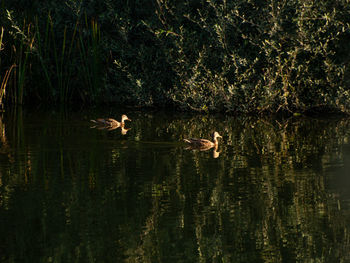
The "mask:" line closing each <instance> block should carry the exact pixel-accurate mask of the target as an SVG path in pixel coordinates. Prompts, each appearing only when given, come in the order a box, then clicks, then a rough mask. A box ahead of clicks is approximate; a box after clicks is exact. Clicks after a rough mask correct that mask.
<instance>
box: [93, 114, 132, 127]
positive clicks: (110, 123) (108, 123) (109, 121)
mask: <svg viewBox="0 0 350 263" xmlns="http://www.w3.org/2000/svg"><path fill="white" fill-rule="evenodd" d="M124 121H131V119H129V118H128V116H126V115H125V114H123V115H122V118H121V121H120V122H119V121H117V120H115V119H112V118H106V119H103V118H98V119H96V120H91V122H93V123H95V124H98V125H101V126H106V127H116V128H117V127H121V126H122V127H124V125H125V123H124Z"/></svg>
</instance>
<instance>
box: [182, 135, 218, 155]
mask: <svg viewBox="0 0 350 263" xmlns="http://www.w3.org/2000/svg"><path fill="white" fill-rule="evenodd" d="M218 138H222V136H221V135H220V134H219V133H218V132H217V131H215V132H213V133H212V140H213V141H209V140H207V139H197V138H189V139H183V140H184V142H186V143H187V144H188V145H189V146H190V148H197V149H200V150H209V149H211V148H213V147H215V149H217V147H218V145H219V142H218Z"/></svg>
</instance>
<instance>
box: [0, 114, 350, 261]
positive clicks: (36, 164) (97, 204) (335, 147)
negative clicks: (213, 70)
mask: <svg viewBox="0 0 350 263" xmlns="http://www.w3.org/2000/svg"><path fill="white" fill-rule="evenodd" d="M122 113H126V114H127V115H128V116H129V118H131V119H132V122H128V123H127V127H130V128H131V129H130V130H128V131H126V134H125V135H123V134H122V133H121V130H120V129H115V130H110V131H108V130H103V129H102V130H100V129H93V128H90V123H89V120H90V119H92V118H96V117H105V116H108V117H115V118H117V119H119V118H120V115H121V114H122ZM349 128H350V120H344V119H328V120H327V119H311V118H301V117H300V118H290V119H285V120H278V121H277V120H271V119H253V118H247V117H229V116H222V115H215V116H211V115H210V116H206V115H185V116H181V115H180V114H178V113H176V114H175V113H143V112H120V111H117V110H108V111H104V112H99V113H98V112H97V111H93V110H90V111H79V112H68V111H57V112H54V111H22V110H20V109H16V110H7V111H6V112H5V113H4V114H3V115H2V116H1V119H0V132H1V134H0V138H1V144H0V145H1V147H0V150H1V154H0V262H245V263H246V262H254V263H255V262H327V263H328V262H350V234H349V233H350V129H349ZM214 130H217V131H218V132H219V133H220V134H221V135H223V140H221V141H220V145H219V149H218V152H219V153H216V155H215V152H213V150H208V151H192V150H187V149H185V145H184V144H183V143H182V142H181V140H182V139H183V138H187V137H204V138H208V137H209V134H210V133H211V132H212V131H214ZM214 157H217V158H214Z"/></svg>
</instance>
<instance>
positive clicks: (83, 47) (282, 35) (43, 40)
mask: <svg viewBox="0 0 350 263" xmlns="http://www.w3.org/2000/svg"><path fill="white" fill-rule="evenodd" d="M2 5H3V8H2V11H1V12H2V13H1V17H0V21H1V23H0V24H1V25H3V27H4V29H5V30H4V31H5V32H4V37H3V38H4V39H3V42H4V45H3V48H4V49H3V50H2V51H1V61H0V63H1V72H0V76H1V78H2V79H1V80H2V81H3V79H4V75H5V72H6V70H9V68H10V66H11V65H13V64H16V68H15V70H13V71H12V75H11V78H10V79H9V83H8V85H7V89H8V90H12V93H11V92H8V94H10V95H8V96H7V99H8V100H9V101H10V100H12V101H17V102H22V99H17V100H14V99H13V97H21V96H22V97H23V98H24V99H23V100H24V101H35V100H41V101H54V102H56V101H61V102H62V103H66V102H73V101H74V102H76V101H83V102H89V103H101V102H104V103H105V102H107V103H119V104H131V105H139V106H165V105H174V106H177V107H181V108H183V109H194V110H199V111H230V112H261V111H267V112H276V111H280V110H281V111H291V112H295V111H300V110H301V111H303V110H308V109H312V108H316V107H324V108H335V109H338V110H341V111H349V109H350V103H349V61H350V46H349V44H348V43H349V40H350V30H349V20H350V17H349V15H348V14H349V12H350V7H349V5H348V4H347V1H346V0H337V1H330V0H323V1H316V0H308V1H298V0H290V1H260V0H253V1H247V0H239V1H229V2H228V1H215V0H206V1H204V0H194V1H167V0H156V1H145V0H139V1H137V0H134V1H126V2H125V1H112V0H106V1H96V0H81V1H77V0H66V1H58V2H57V1H45V2H44V3H42V2H41V1H40V2H39V1H20V0H18V1H15V0H11V1H2ZM21 70H22V73H21ZM20 75H21V79H20V78H19V76H20ZM42 80H45V81H42ZM14 90H16V92H14ZM11 94H12V99H11ZM20 94H22V95H20Z"/></svg>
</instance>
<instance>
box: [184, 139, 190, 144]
mask: <svg viewBox="0 0 350 263" xmlns="http://www.w3.org/2000/svg"><path fill="white" fill-rule="evenodd" d="M183 141H184V142H187V143H191V141H189V140H187V139H183Z"/></svg>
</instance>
